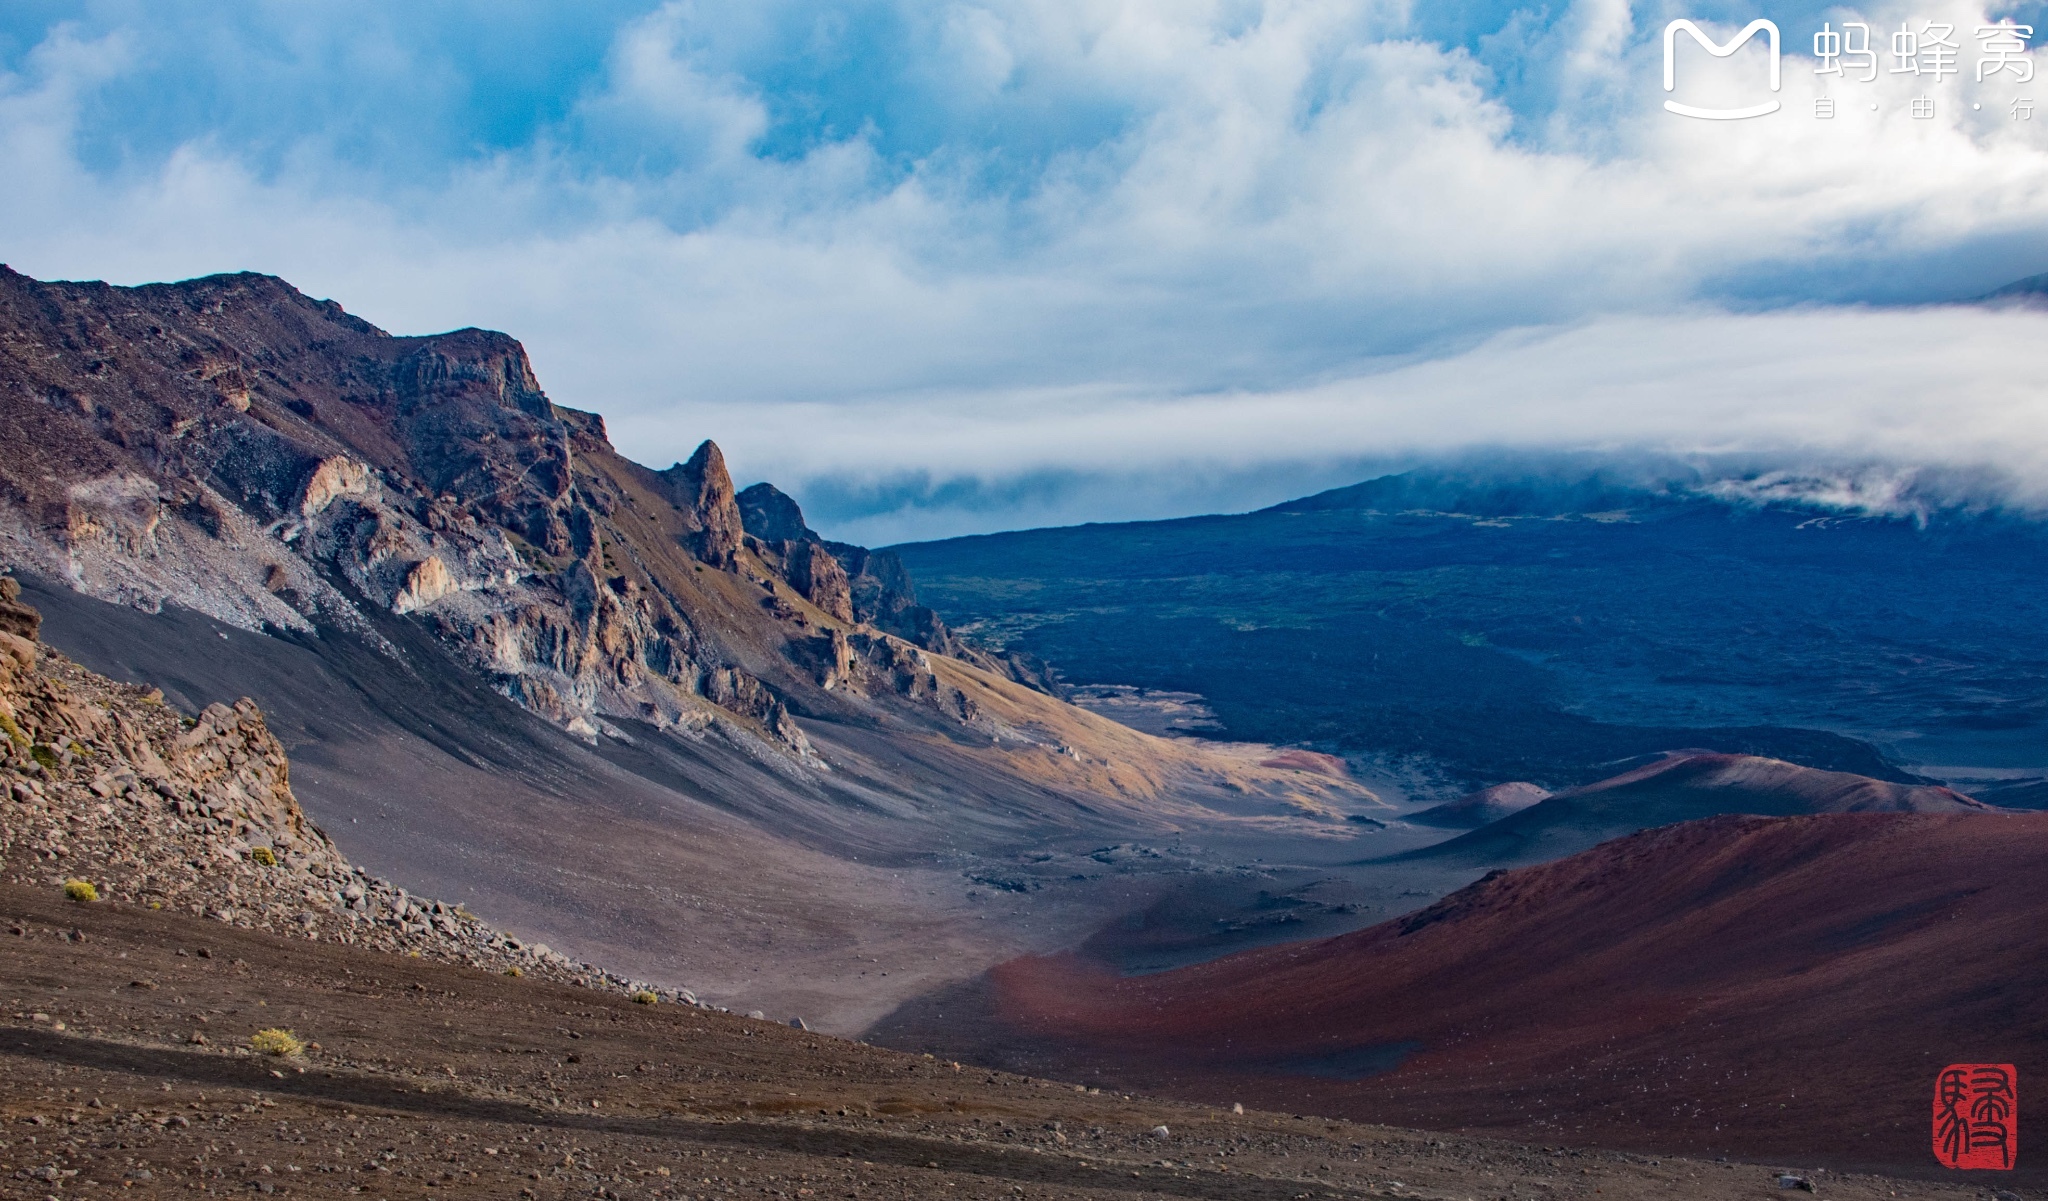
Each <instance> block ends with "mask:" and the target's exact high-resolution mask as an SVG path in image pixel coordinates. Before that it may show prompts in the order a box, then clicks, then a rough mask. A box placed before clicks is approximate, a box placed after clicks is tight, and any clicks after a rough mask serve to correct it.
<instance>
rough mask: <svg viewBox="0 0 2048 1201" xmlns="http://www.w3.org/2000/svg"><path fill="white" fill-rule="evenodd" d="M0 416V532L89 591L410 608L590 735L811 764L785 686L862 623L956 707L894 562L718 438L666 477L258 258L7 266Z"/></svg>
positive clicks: (484, 344) (31, 558)
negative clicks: (176, 277) (282, 277)
mask: <svg viewBox="0 0 2048 1201" xmlns="http://www.w3.org/2000/svg"><path fill="white" fill-rule="evenodd" d="M0 416H4V420H5V422H6V424H7V426H8V431H9V432H8V433H7V434H6V435H4V441H5V445H6V449H7V451H8V454H7V455H6V456H5V460H4V462H0V545H4V548H5V552H6V554H7V556H8V558H9V559H11V560H12V561H14V562H17V563H20V564H23V565H25V566H27V567H28V568H30V569H31V570H34V571H37V572H38V573H40V574H44V575H48V576H54V577H58V578H63V579H66V580H68V581H70V582H71V583H72V584H73V585H74V586H75V587H78V588H80V589H81V590H83V591H86V592H88V593H90V594H92V595H95V596H99V597H102V598H103V599H110V600H117V601H121V602H125V603H129V604H135V605H139V606H143V607H152V606H158V605H161V604H164V603H176V604H179V605H183V606H185V607H188V608H192V609H196V610H199V611H201V612H205V613H207V614H209V615H211V616H213V617H216V618H218V619H219V620H222V621H225V622H228V623H230V624H233V625H238V626H242V627H244V628H249V629H263V628H273V629H280V630H286V631H292V630H299V631H306V630H311V629H313V628H314V627H315V626H316V625H321V624H327V625H336V626H340V627H343V628H349V629H355V630H359V631H365V632H367V631H368V630H369V629H370V626H371V624H372V623H369V622H366V621H365V620H364V619H363V614H362V612H361V611H360V607H362V606H375V607H376V608H378V609H381V610H383V611H386V612H389V613H392V614H397V615H411V616H414V617H416V618H417V619H419V620H422V621H425V622H427V623H429V624H430V626H431V627H432V628H433V630H434V632H435V634H436V636H437V637H439V638H440V639H441V640H443V641H444V642H446V643H448V644H450V645H452V646H454V647H456V648H458V649H459V650H460V652H461V654H462V655H463V657H464V658H466V659H467V660H468V661H469V662H470V663H471V664H472V665H474V666H475V667H477V668H479V669H480V670H483V671H485V672H487V673H489V674H490V676H491V677H492V678H493V679H494V680H495V681H496V682H497V687H498V688H499V690H500V691H501V692H503V693H504V694H505V695H507V696H509V697H511V698H513V699H515V700H517V701H518V702H519V703H520V704H522V705H524V706H525V707H527V708H528V709H530V710H532V711H533V712H535V713H538V714H540V715H542V716H544V717H546V718H548V719H549V720H550V721H553V722H555V723H556V724H558V725H560V726H562V727H563V728H565V729H567V730H569V731H571V732H572V733H575V734H577V735H578V736H580V737H583V738H586V739H591V738H595V737H597V735H598V733H599V731H600V730H601V729H602V728H603V726H604V724H605V722H606V720H607V719H608V718H609V719H617V718H632V719H634V720H638V721H645V722H648V723H651V724H653V725H656V726H658V727H662V728H665V729H673V730H678V731H681V732H683V733H685V734H688V733H690V732H694V731H701V730H703V729H704V728H706V727H708V726H712V725H720V726H722V727H723V728H725V730H726V732H727V733H729V734H733V735H735V736H738V737H741V738H742V739H744V738H745V737H747V736H750V735H751V736H753V737H756V738H759V739H761V740H763V741H765V742H766V743H768V744H770V745H772V746H774V747H777V748H779V749H780V750H781V751H782V752H784V753H787V754H789V755H792V756H794V757H796V758H797V759H798V760H800V761H803V762H806V763H808V764H809V765H810V766H812V767H817V766H819V765H820V764H819V761H818V759H817V757H816V756H815V755H814V754H813V753H812V752H811V748H810V747H809V745H808V742H807V740H806V738H805V736H804V734H803V732H802V730H801V729H800V728H799V726H798V725H797V724H796V722H795V721H793V720H792V719H791V717H790V712H789V706H788V703H787V700H786V698H787V696H788V694H789V693H790V692H791V691H792V689H794V690H795V691H798V692H802V691H805V688H804V683H805V682H809V683H814V684H815V685H816V686H817V688H818V689H819V690H827V689H830V688H831V687H833V686H834V685H839V686H840V687H841V690H842V691H843V689H844V685H845V684H847V683H848V682H849V681H850V680H851V679H852V677H850V676H848V675H847V674H846V673H845V672H843V671H841V672H833V671H818V670H816V669H815V668H814V666H813V664H814V663H815V661H816V660H817V659H818V657H819V655H820V654H823V655H825V656H826V657H827V658H830V657H833V656H835V655H837V654H838V652H837V651H836V650H834V649H833V648H835V647H837V646H840V645H854V644H856V643H857V644H858V645H859V646H861V647H862V648H863V649H862V650H861V651H860V652H859V653H860V654H861V655H863V656H865V657H866V658H867V659H869V660H870V661H872V662H873V663H874V664H875V665H876V666H877V669H878V671H877V672H871V673H867V674H866V675H865V676H863V677H862V683H861V691H862V693H863V695H874V694H877V693H878V692H886V691H889V690H890V689H889V686H888V684H887V682H888V681H890V680H895V679H899V678H900V679H902V680H903V681H904V684H903V686H902V688H901V689H898V690H895V691H896V695H898V696H899V697H902V698H905V699H908V700H912V701H915V702H917V703H919V704H921V705H924V706H925V707H926V708H928V709H929V710H930V711H931V712H932V713H935V714H940V715H946V716H950V717H952V718H954V719H956V720H959V721H968V722H971V721H972V714H973V706H972V704H971V703H967V702H966V701H965V698H964V697H951V698H948V697H942V696H940V695H939V694H940V693H941V692H943V691H944V689H943V688H941V687H939V686H938V685H936V684H935V683H934V682H933V680H932V677H931V676H930V673H929V672H928V671H926V672H920V671H919V670H918V669H916V668H914V667H906V666H905V665H906V664H912V663H914V662H915V652H916V651H918V650H929V651H937V652H939V653H952V654H956V655H966V656H968V657H975V656H973V653H972V652H971V651H969V650H968V648H966V647H965V646H963V645H962V644H961V643H960V642H959V640H958V639H957V638H954V637H953V636H952V635H951V634H950V633H949V632H948V631H947V630H946V629H945V627H944V625H943V623H941V622H939V621H938V619H937V617H936V615H934V614H932V613H931V611H930V610H928V609H923V608H921V607H919V606H917V604H916V597H915V593H914V592H913V591H912V590H911V588H910V585H909V581H908V577H907V575H905V573H904V572H903V571H902V568H901V565H900V563H897V562H896V561H895V560H894V558H893V556H887V555H870V554H869V553H868V552H867V551H865V550H863V549H862V548H859V547H850V546H843V545H837V544H833V545H827V544H825V543H824V542H823V541H822V540H821V539H819V538H818V537H817V536H816V535H815V534H813V533H811V531H809V530H808V529H806V528H804V525H803V519H802V514H801V513H800V512H799V511H798V510H797V509H796V507H795V504H794V502H791V501H789V500H788V498H787V497H784V496H782V495H781V494H780V493H779V492H775V491H774V490H773V489H772V488H768V487H767V486H766V485H761V486H757V487H756V488H755V489H750V490H749V496H750V497H754V498H755V499H756V501H757V502H758V500H759V498H760V497H761V496H762V495H763V492H762V490H763V489H766V495H767V496H768V497H769V498H770V499H771V500H772V501H777V502H780V505H781V507H780V508H778V509H777V510H776V517H775V518H774V519H773V520H769V521H767V522H766V524H765V525H762V526H761V529H760V530H759V531H756V530H753V529H750V528H749V527H748V525H747V521H746V518H745V516H744V513H745V512H752V511H756V510H757V509H758V508H759V507H760V506H759V505H758V503H756V504H755V505H754V506H753V507H752V508H748V507H746V506H743V505H742V504H741V502H740V501H739V499H738V498H737V497H736V495H735V492H734V488H733V484H732V480H731V478H730V476H729V475H728V473H727V471H726V467H725V461H724V458H723V456H722V455H721V454H720V453H719V450H718V448H717V447H716V446H715V445H713V444H712V443H710V442H708V441H707V442H705V443H704V444H703V445H702V446H701V447H699V448H698V450H697V452H696V453H695V454H694V455H693V456H692V457H691V458H690V459H689V461H688V462H685V463H678V464H676V465H674V466H672V467H670V468H668V469H667V470H665V471H659V472H656V471H649V470H647V469H645V468H642V467H640V466H639V465H637V464H634V463H631V462H628V461H627V460H625V459H623V458H622V457H620V456H619V455H618V454H617V453H616V452H615V451H614V450H613V449H612V447H611V445H610V443H609V441H608V440H607V439H606V436H605V430H604V423H603V421H602V419H601V418H599V417H597V416H595V415H592V414H588V413H580V412H576V411H573V410H569V409H563V408H559V407H557V406H555V405H553V404H551V403H550V402H549V400H548V398H547V396H546V395H545V394H544V393H543V392H542V391H541V389H540V385H539V383H538V381H537V380H536V379H535V378H534V375H533V371H532V368H531V366H530V365H529V363H528V362H527V358H526V354H525V352H524V350H523V349H522V348H521V347H520V346H519V344H518V343H517V342H515V341H513V340H512V339H510V338H507V337H505V336H504V335H502V334H494V333H488V332H485V331H480V330H461V331H457V332H455V333H451V334H444V335H438V336H434V337H424V338H401V337H392V336H390V335H388V334H385V333H384V332H382V331H380V330H378V329H376V328H374V327H372V326H370V325H368V324H367V323H365V322H363V321H360V320H358V319H356V318H353V317H350V316H349V315H347V314H346V313H344V312H342V311H341V310H340V309H339V308H338V307H337V306H334V305H333V304H331V303H326V302H317V301H313V300H310V299H308V298H306V297H304V296H302V295H300V294H299V293H298V292H296V291H294V290H293V289H291V288H290V287H289V286H287V285H285V284H284V283H282V282H281V281H278V280H275V279H271V278H268V277H265V276H257V275H238V276H220V277H212V278H208V279H202V280H195V281H191V282H188V283H184V284H176V285H161V286H150V287H143V288H134V289H120V288H109V287H106V286H104V285H97V284H45V283H39V282H37V281H34V280H30V279H28V278H26V277H24V276H21V275H18V274H15V273H12V272H8V273H7V274H5V275H4V276H0ZM757 524H759V523H757ZM750 535H752V536H751V537H750ZM707 614H710V615H713V616H712V618H711V620H710V622H709V623H708V625H707V623H706V620H705V618H706V615H707ZM849 638H850V639H853V642H848V639H849ZM835 639H836V641H835ZM899 641H907V642H911V643H915V644H916V645H915V646H914V647H906V646H902V645H898V643H899ZM813 643H818V644H819V647H818V648H813V647H812V645H811V644H813ZM982 663H983V665H984V666H991V667H995V668H997V669H998V670H1002V671H1004V673H1005V674H1007V675H1010V676H1011V677H1012V678H1017V679H1030V678H1032V676H1031V673H1029V672H1027V671H1019V670H1016V669H1013V668H1010V667H1009V666H1008V665H1005V664H999V663H997V662H996V661H995V660H992V659H987V658H985V657H982ZM962 714H967V715H968V716H966V717H962V716H961V715H962ZM989 732H990V733H992V732H993V731H989Z"/></svg>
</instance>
